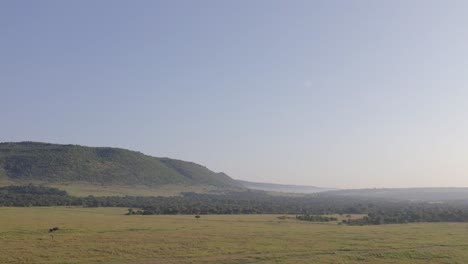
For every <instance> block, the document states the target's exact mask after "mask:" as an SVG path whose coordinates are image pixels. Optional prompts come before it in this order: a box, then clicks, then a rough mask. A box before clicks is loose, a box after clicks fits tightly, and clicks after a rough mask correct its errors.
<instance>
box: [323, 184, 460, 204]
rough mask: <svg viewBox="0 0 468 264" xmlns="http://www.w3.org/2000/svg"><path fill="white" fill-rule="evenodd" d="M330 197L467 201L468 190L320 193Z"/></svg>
mask: <svg viewBox="0 0 468 264" xmlns="http://www.w3.org/2000/svg"><path fill="white" fill-rule="evenodd" d="M322 195H330V196H348V197H364V198H383V199H392V200H409V201H428V202H431V201H432V202H437V201H453V200H467V201H468V188H461V187H460V188H447V187H439V188H381V189H353V190H337V191H329V192H325V193H322Z"/></svg>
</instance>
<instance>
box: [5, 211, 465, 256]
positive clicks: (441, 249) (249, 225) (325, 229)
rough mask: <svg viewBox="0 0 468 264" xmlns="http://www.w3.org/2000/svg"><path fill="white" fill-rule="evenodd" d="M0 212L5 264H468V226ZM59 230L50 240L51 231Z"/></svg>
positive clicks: (120, 213) (273, 217)
mask: <svg viewBox="0 0 468 264" xmlns="http://www.w3.org/2000/svg"><path fill="white" fill-rule="evenodd" d="M126 211H127V210H126V208H80V207H33V208H12V207H3V208H0V245H1V246H0V263H12V264H14V263H119V264H120V263H125V264H130V263H131V264H150V263H466V260H467V259H468V223H431V224H425V223H419V224H400V225H377V226H346V225H337V224H336V223H311V222H303V221H297V220H295V219H286V220H280V219H278V215H206V216H205V215H203V216H202V217H201V218H200V219H195V218H194V216H191V215H172V216H166V215H153V216H141V215H134V216H127V215H124V214H125V213H126ZM55 226H57V227H59V228H60V230H59V231H57V232H56V233H55V234H54V235H53V237H52V236H51V235H50V234H48V232H47V231H48V229H49V228H52V227H55Z"/></svg>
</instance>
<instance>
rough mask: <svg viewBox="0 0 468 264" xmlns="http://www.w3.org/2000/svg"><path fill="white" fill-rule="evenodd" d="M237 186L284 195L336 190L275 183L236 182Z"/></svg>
mask: <svg viewBox="0 0 468 264" xmlns="http://www.w3.org/2000/svg"><path fill="white" fill-rule="evenodd" d="M237 182H238V183H239V184H241V185H242V186H243V187H245V188H247V189H252V190H261V191H268V192H285V193H318V192H325V191H331V190H337V189H335V188H322V187H316V186H307V185H288V184H275V183H263V182H249V181H243V180H237Z"/></svg>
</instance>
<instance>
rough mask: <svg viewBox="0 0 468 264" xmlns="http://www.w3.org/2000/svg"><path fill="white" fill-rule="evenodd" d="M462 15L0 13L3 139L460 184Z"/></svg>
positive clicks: (376, 9)
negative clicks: (125, 149)
mask: <svg viewBox="0 0 468 264" xmlns="http://www.w3.org/2000/svg"><path fill="white" fill-rule="evenodd" d="M467 10H468V2H466V1H426V0H424V1H423V0H419V1H418V0H414V1H371V0H369V1H344V0H342V1H328V0H327V1H273V0H268V1H266V0H265V1H256V0H254V1H250V0H248V1H247V0H244V1H218V0H213V1H188V0H187V1H181V0H176V1H115V0H112V1H111V0H109V1H58V0H57V1H46V0H43V1H23V0H21V1H13V0H10V1H8V0H3V1H1V2H0V121H1V122H0V123H1V126H0V141H24V140H31V141H43V142H53V143H67V144H68V143H71V144H80V145H89V146H113V147H122V148H129V149H132V150H138V151H141V152H143V153H146V154H149V155H153V156H168V157H172V158H178V159H184V160H190V161H194V162H197V163H200V164H204V165H206V166H208V167H209V168H210V169H213V170H215V171H224V172H226V173H228V174H229V175H231V176H232V177H234V178H239V179H246V180H252V181H263V182H275V183H291V184H308V185H317V186H334V187H341V188H356V187H413V186H468V162H467V161H468V106H467V105H468V74H467V73H468V48H467V47H468V29H467V28H468V27H467V25H468V16H467V15H466V11H467Z"/></svg>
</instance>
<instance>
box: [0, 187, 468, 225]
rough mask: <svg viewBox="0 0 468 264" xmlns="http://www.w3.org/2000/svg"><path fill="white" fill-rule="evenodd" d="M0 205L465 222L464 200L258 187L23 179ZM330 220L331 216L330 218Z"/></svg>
mask: <svg viewBox="0 0 468 264" xmlns="http://www.w3.org/2000/svg"><path fill="white" fill-rule="evenodd" d="M0 206H83V207H126V208H136V209H135V210H133V209H132V211H129V214H143V215H154V214H194V215H204V214H293V215H299V218H302V219H299V220H306V221H312V220H314V221H315V220H317V221H322V220H323V221H326V219H325V218H323V216H321V215H330V214H365V215H367V216H366V217H364V218H362V219H345V220H344V221H345V222H344V224H349V225H373V224H394V223H395V224H396V223H413V222H468V204H466V203H460V202H458V203H457V202H453V203H449V202H445V203H427V202H417V203H416V202H410V201H391V200H385V199H376V198H372V199H369V198H362V197H343V196H332V195H320V194H314V195H306V196H300V197H288V196H271V195H269V194H268V193H266V192H262V191H243V192H228V193H225V194H198V193H183V194H182V195H181V196H175V197H161V196H158V197H143V196H124V197H119V196H104V197H94V196H88V197H74V196H70V195H69V194H68V193H67V192H65V191H62V190H59V189H57V188H50V187H44V186H35V185H25V186H7V187H0ZM328 220H329V221H334V220H332V219H328Z"/></svg>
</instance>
